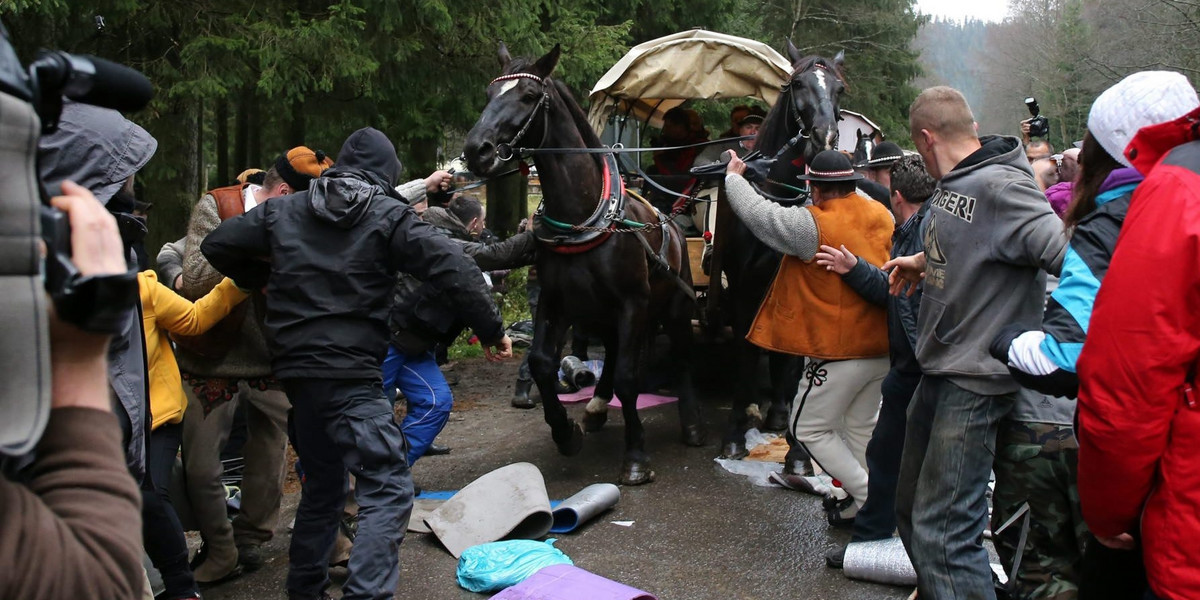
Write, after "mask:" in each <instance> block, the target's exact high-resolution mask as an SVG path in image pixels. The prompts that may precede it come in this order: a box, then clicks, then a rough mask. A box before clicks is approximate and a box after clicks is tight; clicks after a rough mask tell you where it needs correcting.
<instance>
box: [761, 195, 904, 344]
mask: <svg viewBox="0 0 1200 600" xmlns="http://www.w3.org/2000/svg"><path fill="white" fill-rule="evenodd" d="M807 210H809V211H812V214H813V217H814V218H815V220H816V222H817V233H818V236H819V239H820V243H821V244H824V245H827V246H833V247H834V248H837V247H838V246H841V245H845V246H846V249H847V250H849V251H850V252H853V253H854V254H856V255H857V256H859V257H860V259H864V260H866V261H867V262H868V263H871V264H872V265H874V266H880V265H882V264H883V263H885V262H887V260H888V258H889V253H890V252H891V250H892V230H893V229H894V228H895V221H894V220H893V219H892V216H891V213H889V212H888V210H887V209H886V208H884V207H883V206H881V205H880V204H879V203H878V202H875V201H874V200H868V199H866V198H863V197H862V196H859V195H858V194H850V195H848V196H843V197H841V198H832V199H829V200H825V201H823V202H821V205H820V206H809V207H807ZM746 339H747V340H749V341H750V343H752V344H754V345H755V346H759V347H761V348H765V349H767V350H774V351H776V352H784V353H787V354H796V355H800V356H807V357H810V358H819V359H823V360H846V359H852V358H871V357H876V356H881V355H884V354H887V352H888V337H887V310H886V309H884V308H883V307H880V306H875V305H873V304H870V303H868V302H867V301H866V300H864V299H863V298H862V296H859V295H858V293H857V292H855V291H854V290H853V289H851V288H850V286H848V285H846V284H845V283H844V282H843V281H842V278H841V276H840V275H838V274H837V273H834V272H833V271H827V270H826V269H825V267H821V266H818V265H817V263H816V261H815V260H813V261H810V262H804V261H802V260H800V259H799V258H797V257H795V256H784V257H783V262H781V263H780V265H779V271H778V272H776V274H775V281H774V282H773V283H772V284H771V290H770V291H769V292H767V297H766V298H765V299H764V300H763V303H762V306H760V307H759V309H758V316H756V317H755V318H754V325H753V326H752V327H751V328H750V333H749V335H747V336H746Z"/></svg>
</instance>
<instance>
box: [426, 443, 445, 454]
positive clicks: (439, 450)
mask: <svg viewBox="0 0 1200 600" xmlns="http://www.w3.org/2000/svg"><path fill="white" fill-rule="evenodd" d="M444 454H450V446H442V445H440V444H438V443H436V442H435V443H433V444H430V445H429V447H428V448H426V449H425V456H442V455H444Z"/></svg>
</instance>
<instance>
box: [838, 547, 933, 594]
mask: <svg viewBox="0 0 1200 600" xmlns="http://www.w3.org/2000/svg"><path fill="white" fill-rule="evenodd" d="M842 573H844V574H845V575H846V577H849V578H851V579H860V580H862V581H871V582H874V583H887V584H890V585H903V586H910V585H916V584H917V572H916V570H914V569H913V566H912V561H910V560H909V559H908V552H906V551H905V550H904V542H901V541H900V538H897V537H894V538H888V539H886V540H872V541H870V542H853V543H851V544H850V545H848V546H846V556H845V558H843V559H842Z"/></svg>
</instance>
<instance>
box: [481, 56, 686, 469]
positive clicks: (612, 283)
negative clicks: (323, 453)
mask: <svg viewBox="0 0 1200 600" xmlns="http://www.w3.org/2000/svg"><path fill="white" fill-rule="evenodd" d="M559 54H560V50H559V46H557V45H556V46H554V49H553V50H551V51H550V52H549V53H547V54H546V55H545V56H542V57H541V58H539V59H537V60H536V61H529V60H526V59H513V58H511V57H510V56H509V54H508V50H507V49H506V48H505V46H504V45H503V44H501V45H500V60H501V63H502V64H503V72H502V74H501V75H500V76H499V77H497V78H496V79H495V80H493V81H492V82H491V83H490V84H489V85H488V88H487V94H488V103H487V106H485V107H484V109H483V113H482V114H481V115H480V116H479V121H478V122H476V123H475V126H474V127H473V128H472V129H471V131H470V133H469V134H468V135H467V141H466V146H465V148H464V152H465V154H466V157H467V165H468V166H469V167H470V169H471V171H472V172H474V173H476V174H478V175H483V176H491V175H494V174H496V173H499V172H501V171H503V170H505V169H506V165H508V164H510V163H511V162H512V161H514V160H518V159H519V158H520V157H518V156H514V150H513V148H514V147H516V146H517V144H523V145H527V146H534V147H541V148H555V149H566V150H565V151H555V152H547V153H538V152H536V151H535V152H534V153H533V161H534V163H535V164H536V165H537V169H538V175H539V176H540V177H541V183H542V193H543V203H542V207H540V208H539V209H538V212H537V213H536V214H535V215H534V223H535V234H536V235H537V237H538V239H539V241H540V242H541V244H540V248H539V253H538V260H537V269H538V279H539V280H540V281H541V284H542V291H541V295H540V296H539V299H538V311H537V315H536V318H535V322H534V335H533V348H532V350H531V354H530V358H529V368H530V371H532V373H533V379H534V382H535V383H536V384H537V386H538V391H539V392H541V395H542V405H543V408H544V410H545V416H546V423H548V424H549V425H550V431H551V434H552V436H553V438H554V442H555V444H556V445H557V446H558V450H559V452H561V453H562V454H566V455H573V454H576V453H578V452H579V451H580V449H581V448H582V444H583V430H582V428H580V426H579V424H577V423H576V422H575V421H574V420H572V419H571V418H570V417H569V416H568V415H567V411H566V409H565V408H564V407H563V405H562V403H561V402H560V401H559V399H558V393H557V392H556V391H555V381H556V380H557V370H558V357H559V355H560V352H561V351H562V345H563V339H564V335H565V333H566V331H567V328H568V327H572V326H574V327H576V328H579V329H582V330H583V331H584V332H585V333H588V334H590V335H592V336H595V337H599V338H600V339H601V340H602V341H603V343H604V350H605V361H604V370H603V372H602V373H601V375H600V381H599V383H598V384H597V386H596V394H595V398H593V399H592V401H591V402H590V403H589V404H588V407H587V409H586V412H587V415H586V418H585V424H586V425H587V426H588V430H595V429H598V428H599V427H601V426H602V425H603V423H604V421H605V419H606V418H607V405H608V402H609V401H610V400H611V399H612V396H613V392H614V391H615V392H616V395H617V398H619V399H620V400H621V412H622V415H623V416H624V419H625V459H624V463H623V465H622V468H621V475H620V481H621V483H624V484H627V485H638V484H642V483H648V482H650V481H652V480H653V478H654V472H653V471H652V470H651V469H650V460H649V456H648V455H647V453H646V450H645V441H644V432H643V429H642V423H641V420H640V419H639V418H638V413H637V398H638V392H639V390H640V387H639V385H640V383H641V380H642V378H641V371H642V364H643V363H644V362H645V361H644V360H642V358H643V354H644V353H645V352H646V350H647V347H648V345H649V342H650V340H652V339H653V337H654V333H655V331H656V326H657V325H658V324H660V323H661V324H662V325H663V326H664V329H665V330H666V333H667V335H668V336H669V337H670V340H671V358H672V361H673V363H674V369H673V370H675V371H676V372H677V373H678V374H679V375H681V376H682V377H681V381H679V382H678V384H677V386H676V388H677V391H678V393H679V419H680V422H681V425H682V431H683V441H684V443H686V444H688V445H691V446H699V445H702V444H703V435H702V433H701V428H700V414H699V410H698V407H697V404H696V398H695V393H694V391H693V388H692V383H691V376H690V371H689V363H690V355H691V336H692V329H691V314H692V309H693V304H694V302H695V297H694V296H690V297H689V294H688V293H687V292H686V291H685V290H687V289H689V288H690V286H691V271H690V270H689V266H688V262H687V258H686V257H687V255H686V253H685V251H684V247H683V243H684V241H683V240H684V238H683V234H682V232H681V231H680V229H679V227H678V226H677V225H675V224H674V223H673V222H663V216H662V215H661V214H658V213H657V211H656V210H655V209H654V208H653V207H651V206H649V205H648V204H643V203H641V202H636V201H631V200H629V198H628V197H627V196H626V194H625V190H624V185H623V183H622V182H621V178H620V174H619V173H618V172H617V166H616V161H615V159H614V158H613V156H612V155H611V154H596V153H592V154H588V153H583V152H575V153H572V152H571V151H570V150H569V149H583V148H601V147H602V146H601V143H600V139H599V138H598V137H597V136H596V133H595V132H594V131H592V128H591V126H589V125H588V123H587V117H586V115H585V114H584V112H583V110H582V109H581V108H580V107H579V105H578V104H577V103H576V102H575V100H574V99H573V98H572V97H571V94H570V92H569V91H568V90H567V88H566V86H565V85H563V84H562V83H560V82H558V81H556V80H554V79H552V78H551V77H550V75H551V73H552V72H553V71H554V67H555V66H556V65H557V64H558V59H559ZM539 140H540V141H539ZM638 224H647V225H646V226H645V227H639V226H638ZM619 228H629V229H637V230H638V231H637V232H618V231H615V229H619Z"/></svg>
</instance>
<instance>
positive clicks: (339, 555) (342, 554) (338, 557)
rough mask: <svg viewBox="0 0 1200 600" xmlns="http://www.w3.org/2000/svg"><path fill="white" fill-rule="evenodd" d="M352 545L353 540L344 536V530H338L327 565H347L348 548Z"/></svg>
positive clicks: (348, 562)
mask: <svg viewBox="0 0 1200 600" xmlns="http://www.w3.org/2000/svg"><path fill="white" fill-rule="evenodd" d="M353 547H354V542H352V541H350V538H348V537H346V534H345V532H342V531H339V532H338V536H337V541H336V542H334V545H333V552H332V553H331V554H330V555H329V566H331V567H345V566H348V565H349V564H350V549H351V548H353Z"/></svg>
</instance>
